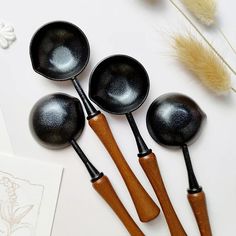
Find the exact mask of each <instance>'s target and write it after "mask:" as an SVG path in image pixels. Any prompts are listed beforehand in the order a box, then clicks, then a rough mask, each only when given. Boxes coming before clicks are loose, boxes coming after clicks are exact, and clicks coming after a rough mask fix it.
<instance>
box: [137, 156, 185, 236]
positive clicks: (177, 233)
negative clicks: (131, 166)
mask: <svg viewBox="0 0 236 236" xmlns="http://www.w3.org/2000/svg"><path fill="white" fill-rule="evenodd" d="M139 163H140V165H141V166H142V168H143V170H144V172H145V174H146V175H147V177H148V179H149V181H150V183H151V185H152V187H153V189H154V191H155V193H156V196H157V198H158V200H159V202H160V204H161V207H162V210H163V213H164V215H165V218H166V222H167V224H168V227H169V230H170V232H171V235H173V236H186V235H187V234H186V232H185V231H184V228H183V226H182V225H181V223H180V221H179V219H178V217H177V215H176V213H175V210H174V208H173V206H172V204H171V201H170V199H169V196H168V194H167V191H166V188H165V185H164V182H163V180H162V177H161V173H160V170H159V166H158V163H157V159H156V156H155V154H154V153H151V154H149V155H147V156H144V157H141V158H139Z"/></svg>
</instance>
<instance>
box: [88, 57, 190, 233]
mask: <svg viewBox="0 0 236 236" xmlns="http://www.w3.org/2000/svg"><path fill="white" fill-rule="evenodd" d="M148 92H149V77H148V74H147V72H146V70H145V68H144V67H143V66H142V65H141V64H140V63H139V62H138V61H137V60H135V59H134V58H132V57H129V56H126V55H114V56H111V57H108V58H106V59H104V60H103V61H102V62H100V63H99V64H98V65H97V67H96V68H95V69H94V71H93V73H92V74H91V77H90V84H89V96H90V98H91V100H92V101H94V102H95V103H96V104H97V105H98V106H100V107H101V108H102V109H103V110H105V111H107V112H109V113H112V114H116V115H126V117H127V119H128V122H129V124H130V126H131V128H132V131H133V133H134V136H135V139H136V142H137V146H138V150H139V154H138V156H139V162H140V164H141V166H142V168H143V170H144V172H145V173H146V175H147V177H148V179H149V181H150V183H151V184H152V187H153V189H154V191H155V193H156V195H157V197H158V199H159V202H160V204H161V207H162V210H163V212H164V214H165V218H166V221H167V223H168V226H169V229H170V232H171V234H172V235H179V236H180V235H181V236H182V235H186V233H185V231H184V229H183V227H182V225H181V223H180V221H179V219H178V217H177V215H176V213H175V211H174V208H173V206H172V204H171V202H170V199H169V197H168V194H167V191H166V189H165V186H164V183H163V180H162V177H161V174H160V170H159V167H158V164H157V160H156V157H155V155H154V153H152V150H151V149H149V148H148V147H147V145H146V143H145V142H144V140H143V138H142V136H141V134H140V132H139V130H138V127H137V125H136V123H135V120H134V118H133V115H132V112H133V111H135V110H136V109H138V108H139V107H140V106H141V105H142V104H143V102H144V101H145V99H146V98H147V96H148Z"/></svg>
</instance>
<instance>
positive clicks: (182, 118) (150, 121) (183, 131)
mask: <svg viewBox="0 0 236 236" xmlns="http://www.w3.org/2000/svg"><path fill="white" fill-rule="evenodd" d="M205 117H206V116H205V113H204V112H203V111H202V110H201V109H200V108H199V106H198V105H197V104H196V103H195V102H194V101H193V100H192V99H190V98H189V97H187V96H184V95H182V94H178V93H168V94H164V95H162V96H160V97H159V98H157V99H156V100H155V101H154V102H153V103H152V104H151V106H150V107H149V109H148V112H147V118H146V122H147V128H148V131H149V133H150V135H151V136H152V138H153V139H154V140H155V141H156V142H158V143H159V144H161V145H168V146H182V145H183V144H187V143H189V142H190V141H192V139H193V138H194V137H195V136H196V135H197V134H198V132H199V130H200V128H201V126H202V122H203V120H204V119H205Z"/></svg>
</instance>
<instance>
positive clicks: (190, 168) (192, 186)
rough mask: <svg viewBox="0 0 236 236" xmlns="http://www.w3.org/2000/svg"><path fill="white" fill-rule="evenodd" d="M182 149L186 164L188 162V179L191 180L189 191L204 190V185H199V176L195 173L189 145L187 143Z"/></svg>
mask: <svg viewBox="0 0 236 236" xmlns="http://www.w3.org/2000/svg"><path fill="white" fill-rule="evenodd" d="M182 151H183V154H184V160H185V164H186V167H187V172H188V181H189V189H188V192H189V193H199V192H201V191H202V187H200V186H199V184H198V181H197V178H196V176H195V174H194V171H193V166H192V162H191V159H190V155H189V151H188V146H187V145H186V144H184V145H183V146H182Z"/></svg>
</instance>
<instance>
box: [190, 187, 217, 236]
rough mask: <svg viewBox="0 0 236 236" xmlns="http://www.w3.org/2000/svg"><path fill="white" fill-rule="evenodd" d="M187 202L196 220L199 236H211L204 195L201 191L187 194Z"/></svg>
mask: <svg viewBox="0 0 236 236" xmlns="http://www.w3.org/2000/svg"><path fill="white" fill-rule="evenodd" d="M188 201H189V203H190V205H191V207H192V210H193V213H194V215H195V218H196V220H197V224H198V228H199V230H200V233H201V236H212V232H211V226H210V221H209V217H208V212H207V204H206V197H205V193H204V192H203V191H202V192H200V193H193V194H190V193H189V194H188Z"/></svg>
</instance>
